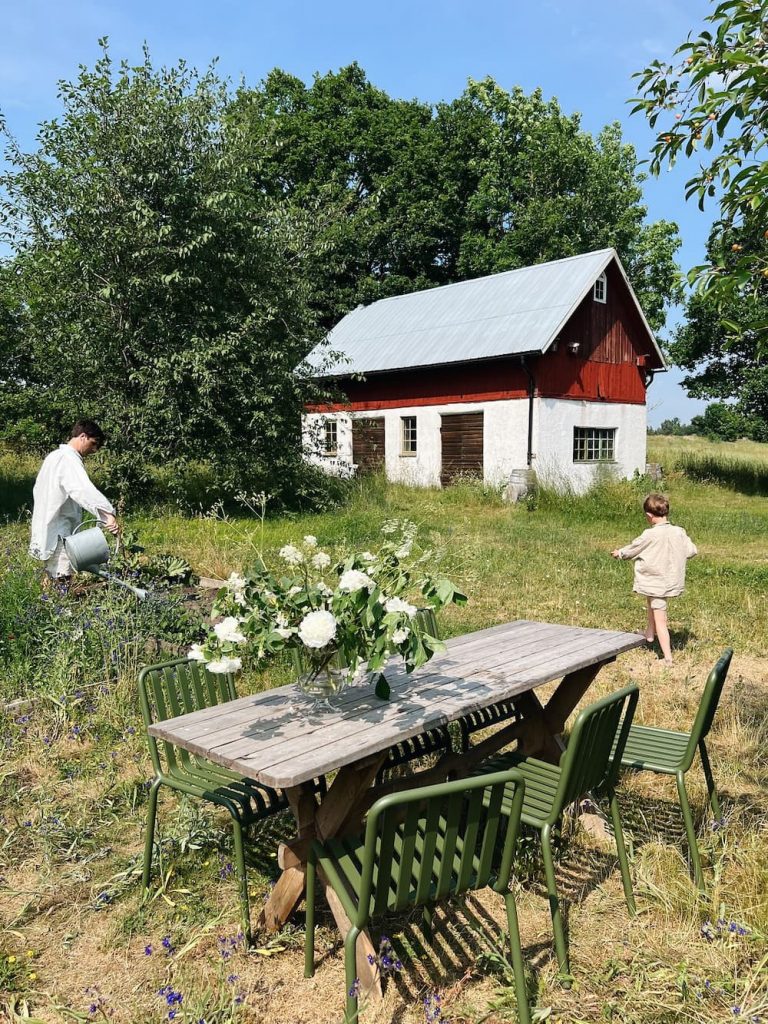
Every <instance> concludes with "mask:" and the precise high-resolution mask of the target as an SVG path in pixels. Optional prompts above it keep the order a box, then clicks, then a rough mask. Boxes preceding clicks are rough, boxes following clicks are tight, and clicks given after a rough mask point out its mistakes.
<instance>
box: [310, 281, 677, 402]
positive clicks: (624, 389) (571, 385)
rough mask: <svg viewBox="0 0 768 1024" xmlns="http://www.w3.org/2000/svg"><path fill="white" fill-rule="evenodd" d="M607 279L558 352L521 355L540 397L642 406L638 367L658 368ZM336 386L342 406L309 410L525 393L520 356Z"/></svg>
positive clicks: (631, 311)
mask: <svg viewBox="0 0 768 1024" xmlns="http://www.w3.org/2000/svg"><path fill="white" fill-rule="evenodd" d="M606 276H607V296H606V298H607V301H606V302H595V300H594V299H593V297H592V295H593V290H592V289H591V288H590V290H589V293H588V294H587V296H586V297H585V298H584V300H583V301H582V302H581V303H580V304H579V306H578V307H577V308H576V309H575V310H574V312H573V315H572V316H571V317H570V319H569V320H568V323H567V324H566V325H565V327H564V328H563V329H562V331H561V332H560V334H559V336H558V338H557V343H556V346H555V348H556V351H552V350H550V351H549V352H547V353H546V354H545V355H541V356H528V357H527V359H528V363H529V366H530V368H531V370H532V372H533V375H534V378H535V381H536V394H537V395H538V396H541V397H545V398H567V399H574V400H580V401H589V402H601V401H603V402H622V403H626V404H629V405H642V404H644V402H645V373H644V370H643V366H645V367H648V368H658V367H660V366H661V363H660V361H659V357H658V355H657V353H656V351H655V349H654V347H653V345H652V343H651V341H650V338H649V337H648V333H647V331H646V329H645V326H644V324H643V322H642V319H641V317H640V315H639V313H638V311H637V308H636V307H635V304H634V302H633V300H632V297H631V295H630V294H629V291H628V289H627V286H626V284H625V283H624V278H623V277H622V275H621V272H620V271H619V269H618V267H616V265H615V264H611V265H610V266H609V267H608V269H607V271H606ZM574 341H577V342H579V345H580V346H581V347H580V350H579V353H578V355H575V356H574V355H572V354H571V353H570V352H569V351H568V343H569V342H574ZM638 364H640V365H638ZM341 386H342V389H343V391H344V393H345V394H346V395H347V397H348V399H349V401H348V402H347V403H342V404H338V405H332V406H311V407H308V408H309V411H314V412H341V411H344V410H348V411H352V412H363V411H366V410H371V411H373V410H376V409H396V408H399V407H401V406H425V405H448V404H460V403H462V402H492V401H500V400H502V399H510V398H526V397H527V395H528V378H527V377H526V374H525V372H524V370H523V369H522V366H521V364H520V360H519V358H515V357H512V356H507V357H505V358H502V359H489V360H484V361H482V362H477V363H472V362H468V363H461V364H455V363H454V364H444V365H441V366H432V367H418V368H416V369H412V370H398V371H394V372H391V373H382V374H375V375H373V376H371V377H369V378H368V379H367V380H364V381H353V380H350V381H346V382H344V383H342V385H341Z"/></svg>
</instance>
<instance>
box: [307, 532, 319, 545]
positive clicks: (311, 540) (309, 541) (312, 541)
mask: <svg viewBox="0 0 768 1024" xmlns="http://www.w3.org/2000/svg"><path fill="white" fill-rule="evenodd" d="M304 547H305V548H316V547H317V537H314V536H313V535H312V534H311V533H308V534H307V535H306V536H305V537H304Z"/></svg>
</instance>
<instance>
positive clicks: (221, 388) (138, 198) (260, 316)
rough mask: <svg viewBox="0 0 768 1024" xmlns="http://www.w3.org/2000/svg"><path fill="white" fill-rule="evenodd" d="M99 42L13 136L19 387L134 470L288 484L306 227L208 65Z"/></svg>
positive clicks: (42, 412) (299, 390)
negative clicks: (263, 169)
mask: <svg viewBox="0 0 768 1024" xmlns="http://www.w3.org/2000/svg"><path fill="white" fill-rule="evenodd" d="M102 45H103V55H102V57H101V59H100V60H99V61H98V62H97V64H96V65H95V67H94V68H93V70H89V69H86V68H81V70H80V74H79V76H78V78H77V80H76V81H75V82H72V83H70V82H64V83H61V86H60V98H61V103H62V114H61V116H60V117H59V118H58V119H57V120H54V121H50V122H47V123H45V124H43V125H41V126H40V129H39V134H38V149H37V150H36V151H35V152H33V153H29V154H27V153H23V152H22V151H21V150H20V149H19V147H18V146H17V145H16V144H15V143H14V142H13V140H10V141H9V151H8V156H9V160H10V165H11V166H10V169H9V170H8V171H7V172H6V173H5V174H3V175H2V178H0V185H1V186H2V189H3V201H2V211H1V212H2V224H1V226H2V237H3V238H4V240H5V241H6V242H8V243H10V245H11V246H12V248H13V251H14V256H13V260H12V262H11V264H10V265H9V266H6V268H5V271H4V275H5V278H6V280H7V278H8V275H10V274H12V282H13V283H12V288H9V289H6V290H5V294H6V295H8V294H11V295H12V298H13V302H14V303H15V306H13V303H12V304H11V305H12V308H13V312H12V319H13V321H14V324H13V327H14V329H13V331H11V330H10V329H9V328H8V325H7V324H6V325H5V341H4V342H3V346H4V352H5V360H6V363H7V364H8V365H16V366H17V369H16V371H15V377H16V379H17V380H22V381H23V384H24V388H23V395H22V394H21V392H20V390H19V389H18V388H17V389H16V398H15V401H16V403H17V404H18V403H19V402H20V401H22V402H23V404H24V406H25V408H26V410H27V412H28V413H29V414H32V412H33V411H34V415H35V417H36V419H37V421H38V422H40V421H41V420H42V421H43V422H45V423H47V424H48V426H49V427H50V428H51V429H54V428H55V429H59V430H60V429H62V428H63V427H64V426H66V425H68V424H69V423H71V421H72V420H73V419H74V418H76V417H77V416H78V415H83V414H88V415H92V416H94V417H96V418H98V419H100V420H101V421H102V422H103V424H104V426H105V428H106V429H107V431H108V433H109V435H110V438H111V445H110V447H111V449H112V455H111V458H110V467H111V469H112V471H113V473H114V474H115V476H116V479H117V482H119V483H121V484H122V485H123V486H124V487H127V486H129V485H130V486H133V487H136V486H137V485H139V484H141V483H142V482H143V481H145V480H146V478H147V476H148V473H149V467H151V466H153V465H154V466H157V465H163V466H165V467H170V468H171V469H173V468H181V467H183V466H184V465H185V464H186V463H187V462H188V460H190V459H201V460H207V461H209V462H213V463H215V465H216V470H217V472H218V474H219V478H220V480H221V482H222V483H223V484H225V485H227V486H228V487H230V488H234V487H237V486H244V485H246V483H250V484H255V485H260V486H265V487H268V488H272V489H278V490H284V489H285V488H286V487H288V488H289V487H290V486H291V483H290V481H291V480H292V479H293V478H294V477H295V472H296V467H297V466H298V464H299V461H300V436H299V430H298V422H299V414H300V410H301V407H302V403H303V401H304V400H306V399H307V398H308V397H310V396H311V394H312V392H311V387H312V385H311V384H310V382H309V381H308V379H307V378H306V377H304V376H302V375H301V373H295V372H294V370H295V367H296V365H297V364H299V363H300V360H301V358H302V357H303V355H304V354H305V352H306V350H307V347H308V345H310V344H311V343H312V338H313V328H312V322H311V319H310V318H309V317H308V315H307V307H306V300H305V295H304V285H303V281H302V276H301V272H300V271H301V265H302V259H303V256H304V253H305V250H306V247H307V244H308V238H309V234H308V231H307V229H306V225H304V224H302V223H300V221H299V219H298V218H297V217H296V216H294V215H293V214H292V213H291V211H290V210H288V209H287V208H286V207H285V205H284V204H279V203H276V202H274V201H273V200H272V199H270V198H269V197H268V196H266V195H265V194H264V192H263V191H262V190H261V189H260V188H259V187H258V181H259V176H260V166H259V163H260V155H259V153H258V151H257V150H256V149H255V148H254V147H253V146H252V144H251V140H250V139H249V138H246V137H245V135H244V134H243V132H242V131H240V130H239V128H238V126H237V125H236V124H231V123H228V122H227V121H226V118H225V113H226V109H227V105H228V103H229V99H230V96H229V94H228V90H227V87H226V85H225V84H224V83H222V82H221V81H220V80H219V79H218V78H217V76H216V74H215V71H214V70H213V69H209V70H208V71H207V72H206V73H204V74H198V73H196V72H195V71H193V70H191V69H190V68H188V67H187V66H186V64H185V63H184V62H180V63H179V64H178V66H176V67H173V68H163V69H160V70H155V69H154V68H153V66H152V63H151V61H150V58H149V55H148V54H147V53H145V56H144V61H143V63H142V64H140V65H139V66H138V67H129V66H127V65H126V64H125V63H122V64H120V66H119V67H115V66H114V65H113V63H112V60H111V59H110V56H109V52H108V49H107V45H106V41H102ZM14 361H15V362H14ZM19 365H20V366H21V368H18V367H19ZM8 379H10V378H8ZM7 391H8V389H7V388H6V389H5V390H4V391H0V396H2V398H3V403H4V406H5V403H6V402H7V401H8V399H9V395H8V394H7ZM4 416H5V409H4ZM114 482H115V481H113V483H114Z"/></svg>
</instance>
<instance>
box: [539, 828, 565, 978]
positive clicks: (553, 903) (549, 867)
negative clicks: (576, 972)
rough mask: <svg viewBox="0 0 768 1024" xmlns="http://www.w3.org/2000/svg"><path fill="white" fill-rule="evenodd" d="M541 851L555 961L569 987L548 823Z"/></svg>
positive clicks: (563, 931) (543, 831) (543, 835)
mask: <svg viewBox="0 0 768 1024" xmlns="http://www.w3.org/2000/svg"><path fill="white" fill-rule="evenodd" d="M541 852H542V856H543V858H544V875H545V877H546V880H547V894H548V896H549V912H550V914H551V915H552V931H553V933H554V936H555V952H556V953H557V962H558V964H559V965H560V974H561V975H563V979H562V984H563V986H564V987H565V988H570V987H571V982H570V974H571V968H570V964H569V963H568V942H567V939H566V936H565V928H564V926H563V918H562V914H561V913H560V900H559V898H558V895H557V881H556V879H555V860H554V857H553V855H552V828H551V826H550V825H545V826H544V828H543V829H542V830H541Z"/></svg>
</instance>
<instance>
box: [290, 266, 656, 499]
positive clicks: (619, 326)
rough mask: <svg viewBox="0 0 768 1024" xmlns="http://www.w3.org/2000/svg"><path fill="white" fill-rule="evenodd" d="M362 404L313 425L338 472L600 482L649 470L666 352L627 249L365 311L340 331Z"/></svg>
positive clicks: (319, 355)
mask: <svg viewBox="0 0 768 1024" xmlns="http://www.w3.org/2000/svg"><path fill="white" fill-rule="evenodd" d="M328 349H330V350H333V351H337V352H341V353H342V354H343V358H342V360H341V361H339V362H338V363H336V364H335V365H334V367H333V368H332V370H331V371H330V374H327V371H326V375H331V376H333V377H334V378H335V379H336V382H337V383H338V384H339V386H340V389H341V391H342V392H343V394H344V395H345V396H346V399H347V401H345V402H343V403H341V404H338V405H334V406H324V407H322V408H320V407H314V408H310V409H308V410H307V412H306V414H305V416H304V432H305V443H306V446H307V451H308V457H309V458H311V459H312V460H313V461H317V462H319V463H320V464H321V465H323V466H325V467H326V468H327V469H328V470H329V471H331V472H337V473H350V472H356V471H365V470H373V469H384V470H385V472H386V475H387V477H388V478H389V479H391V480H400V481H404V482H408V483H413V484H418V485H425V486H430V485H439V484H446V483H449V482H450V481H451V480H452V479H454V478H455V477H456V476H457V475H459V474H472V475H477V476H480V477H482V478H483V479H484V480H486V481H489V482H492V483H495V484H503V483H505V482H508V481H510V480H513V481H514V480H516V479H519V477H520V474H521V473H522V472H524V471H526V470H527V469H534V470H535V471H536V473H537V475H538V477H539V479H542V480H545V481H548V482H550V483H553V484H555V485H556V486H570V487H572V488H573V489H575V490H578V491H581V490H584V489H586V488H587V487H588V486H589V485H590V483H592V482H593V481H594V479H595V475H596V473H597V472H598V471H602V472H605V471H606V467H610V471H612V472H614V473H615V474H616V475H619V476H622V477H626V476H631V475H632V474H633V473H634V472H635V470H639V471H641V472H642V471H643V469H644V467H645V444H646V388H647V386H648V383H649V381H650V379H651V378H652V376H653V373H654V372H655V371H658V370H663V369H664V368H665V366H664V359H663V357H662V354H661V351H660V349H659V346H658V344H657V342H656V339H655V338H654V335H653V332H652V331H651V329H650V327H649V326H648V323H647V321H646V319H645V316H644V315H643V311H642V309H641V308H640V305H639V303H638V301H637V297H636V296H635V293H634V292H633V290H632V287H631V285H630V283H629V281H628V279H627V276H626V274H625V272H624V268H623V267H622V265H621V261H620V260H619V257H618V255H617V254H616V252H615V250H613V249H603V250H600V251H598V252H590V253H585V254H583V255H581V256H571V257H568V258H566V259H562V260H556V261H554V262H552V263H540V264H537V265H536V266H532V267H524V268H522V269H520V270H510V271H506V272H504V273H500V274H493V275H491V276H489V277H482V278H477V279H475V280H472V281H462V282H460V283H458V284H451V285H445V286H444V287H441V288H431V289H428V290H427V291H421V292H411V293H409V294H407V295H398V296H395V297H393V298H389V299H381V300H380V301H379V302H374V303H372V304H371V305H370V306H365V307H358V308H357V309H355V310H353V311H352V312H351V313H349V314H348V315H347V316H345V317H344V318H343V320H341V321H340V322H339V323H338V324H337V325H336V327H334V329H333V330H332V331H331V332H330V334H329V335H328V338H327V347H319V348H318V349H316V350H315V351H314V352H313V353H312V354H311V355H310V360H311V361H313V362H314V363H315V365H318V366H319V365H320V361H321V360H322V359H323V358H325V353H326V352H327V350H328Z"/></svg>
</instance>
